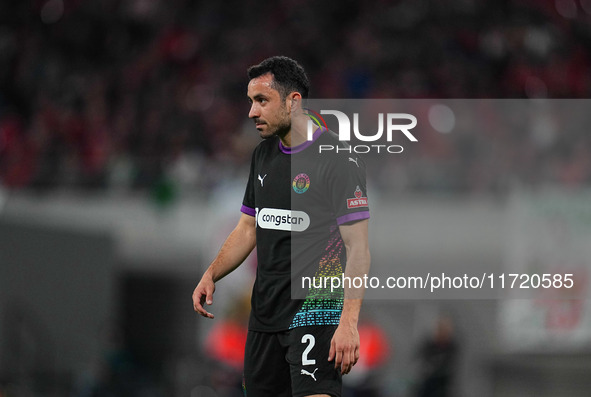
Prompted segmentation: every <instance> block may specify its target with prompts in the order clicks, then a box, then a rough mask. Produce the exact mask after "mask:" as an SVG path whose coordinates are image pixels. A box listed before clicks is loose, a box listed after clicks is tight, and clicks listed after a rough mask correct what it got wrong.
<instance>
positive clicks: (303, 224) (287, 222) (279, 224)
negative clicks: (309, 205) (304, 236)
mask: <svg viewBox="0 0 591 397" xmlns="http://www.w3.org/2000/svg"><path fill="white" fill-rule="evenodd" d="M255 210H256V222H257V225H258V226H259V227H260V228H262V229H273V230H284V231H288V232H303V231H304V230H306V229H307V228H308V227H309V226H310V216H308V214H306V213H305V212H303V211H292V210H282V209H278V208H262V209H261V210H259V209H258V208H256V209H255Z"/></svg>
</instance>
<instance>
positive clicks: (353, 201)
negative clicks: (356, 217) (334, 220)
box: [347, 186, 368, 208]
mask: <svg viewBox="0 0 591 397" xmlns="http://www.w3.org/2000/svg"><path fill="white" fill-rule="evenodd" d="M353 194H354V196H355V198H350V199H347V208H359V207H367V206H368V205H367V197H363V192H362V191H361V189H359V186H357V189H355V193H353Z"/></svg>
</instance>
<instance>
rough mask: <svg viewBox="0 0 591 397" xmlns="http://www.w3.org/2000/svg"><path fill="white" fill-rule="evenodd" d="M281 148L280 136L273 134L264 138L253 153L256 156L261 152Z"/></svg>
mask: <svg viewBox="0 0 591 397" xmlns="http://www.w3.org/2000/svg"><path fill="white" fill-rule="evenodd" d="M278 148H279V138H278V137H276V136H273V137H271V138H267V139H263V140H262V141H261V142H259V144H258V145H257V146H256V147H255V148H254V150H253V154H254V155H255V156H256V155H257V154H261V153H269V152H273V151H276V150H278Z"/></svg>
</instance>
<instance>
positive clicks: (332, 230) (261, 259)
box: [241, 129, 369, 332]
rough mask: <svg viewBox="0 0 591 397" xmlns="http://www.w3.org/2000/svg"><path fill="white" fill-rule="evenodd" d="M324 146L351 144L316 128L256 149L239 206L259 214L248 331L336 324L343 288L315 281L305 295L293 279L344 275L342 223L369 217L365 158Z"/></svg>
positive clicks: (269, 141) (247, 212)
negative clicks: (301, 137)
mask: <svg viewBox="0 0 591 397" xmlns="http://www.w3.org/2000/svg"><path fill="white" fill-rule="evenodd" d="M321 145H332V147H336V146H338V147H340V148H342V149H346V145H347V144H346V143H344V142H340V141H339V140H338V137H337V136H336V135H335V134H334V133H332V132H330V131H324V130H320V129H319V130H317V131H316V133H315V134H314V140H313V141H307V142H305V143H304V144H302V145H299V146H296V147H291V148H289V147H285V146H283V145H282V143H281V141H280V140H279V138H277V137H272V138H269V139H266V140H264V141H263V142H261V143H260V144H259V145H258V146H257V148H256V149H255V151H254V153H253V156H252V162H251V168H250V176H249V180H248V185H247V188H246V193H245V195H244V200H243V205H242V209H241V211H242V212H244V213H245V214H248V215H251V216H254V217H256V238H257V261H258V266H257V274H256V280H255V284H254V287H253V294H252V312H251V316H250V322H249V329H251V330H255V331H263V332H265V331H268V332H274V331H282V330H286V329H290V328H295V327H299V326H307V325H338V323H339V319H340V314H341V310H342V305H343V293H342V290H340V292H334V291H333V292H331V293H330V294H329V293H328V290H327V289H326V288H311V289H310V290H309V291H308V296H307V298H306V299H292V295H291V291H292V290H291V280H292V279H293V280H294V282H296V281H297V282H299V280H301V278H302V277H306V276H307V277H326V278H328V277H340V276H341V275H342V273H343V272H344V266H345V262H346V258H345V248H344V244H343V241H342V238H341V235H340V232H339V228H338V226H339V225H341V224H345V223H348V222H353V221H357V220H361V219H367V218H369V207H368V201H367V195H366V182H365V165H364V163H363V161H362V159H361V158H360V157H359V156H358V155H357V154H355V153H348V152H347V151H346V150H342V151H340V152H339V153H338V154H337V153H335V152H332V153H327V152H323V153H319V148H320V147H321ZM324 147H327V146H324ZM335 294H336V295H335ZM339 294H340V295H339Z"/></svg>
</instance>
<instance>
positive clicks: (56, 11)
mask: <svg viewBox="0 0 591 397" xmlns="http://www.w3.org/2000/svg"><path fill="white" fill-rule="evenodd" d="M0 53H1V54H2V55H1V56H0V184H1V185H3V186H4V187H5V188H8V189H22V188H27V189H35V190H51V189H55V188H62V189H63V188H68V189H70V188H73V189H80V190H82V189H92V190H99V191H106V190H113V189H123V190H129V191H133V190H139V191H146V190H149V189H152V188H154V186H158V185H159V184H162V183H171V184H173V185H174V186H177V187H180V188H182V189H189V190H191V191H199V190H207V189H206V188H209V187H212V186H215V184H216V183H218V182H219V181H221V180H223V179H224V178H227V177H229V176H231V175H232V174H233V173H235V172H236V171H235V170H237V169H243V168H244V167H240V166H241V165H243V164H247V163H248V161H249V153H250V150H251V148H252V147H253V145H254V143H253V142H256V140H257V139H258V138H257V134H256V131H254V128H252V125H251V124H250V123H248V124H247V123H246V121H247V120H246V119H247V113H248V103H247V102H246V98H245V86H246V72H245V70H246V68H247V67H248V66H249V65H252V64H255V63H258V62H260V61H261V60H262V59H264V58H265V57H268V56H270V55H276V54H284V55H287V56H291V57H293V58H295V59H298V60H299V61H300V62H301V63H302V64H303V65H304V66H305V68H306V69H307V71H308V73H309V76H310V78H311V81H312V93H311V95H312V97H316V98H539V97H547V98H589V97H591V73H590V71H591V0H494V1H493V0H488V1H475V0H437V1H428V0H402V1H385V0H371V1H364V2H360V1H351V0H342V1H338V2H313V1H309V0H283V1H277V2H265V3H264V4H261V3H260V2H257V1H254V0H245V1H235V0H229V1H223V2H216V1H190V0H167V1H164V0H130V1H121V0H93V1H90V0H86V1H85V0H36V1H32V2H23V1H2V2H1V3H0ZM450 139H452V140H454V139H457V140H455V141H453V143H454V145H452V147H453V148H452V150H446V151H440V150H436V148H433V150H429V148H428V147H427V148H426V149H425V150H423V152H424V153H423V154H424V156H422V157H420V158H419V159H418V164H419V166H418V167H413V169H415V170H423V172H426V173H429V172H430V171H436V170H440V169H442V167H443V168H444V169H445V167H448V166H447V165H448V164H450V162H451V163H453V167H452V168H451V169H450V172H449V173H448V174H447V176H446V178H448V181H447V182H448V184H447V186H448V187H451V189H452V190H456V191H461V192H472V191H483V192H491V191H495V190H497V191H498V190H501V191H502V190H503V189H504V188H505V187H506V185H504V184H503V182H501V181H500V179H501V178H502V175H500V174H499V175H496V174H494V173H495V172H497V171H495V170H492V169H490V164H489V163H486V161H487V159H490V156H487V153H488V151H489V150H490V145H489V144H482V137H479V136H478V133H477V131H476V132H475V133H474V134H473V135H470V136H465V135H464V136H462V137H458V138H454V137H451V138H450ZM490 139H491V140H492V141H494V145H495V148H496V150H497V152H499V153H500V156H501V158H503V159H509V160H508V161H509V163H508V164H506V165H505V168H504V172H505V173H504V174H503V175H506V172H510V173H513V174H514V175H515V176H516V177H517V178H518V179H520V181H521V182H523V183H526V184H532V185H534V186H535V185H536V183H538V182H540V179H542V180H543V181H546V182H547V181H550V182H556V183H560V184H566V185H569V186H580V185H583V184H586V183H589V182H590V181H591V171H590V170H591V165H590V160H589V158H591V152H590V148H591V135H589V134H585V133H584V131H580V132H577V133H574V135H572V134H570V135H568V134H557V135H556V136H553V137H551V139H550V142H548V139H546V140H542V141H543V144H540V140H539V139H536V137H535V134H534V135H532V134H529V133H528V132H527V131H524V132H523V136H518V137H516V136H514V135H512V134H504V135H503V134H499V135H498V136H495V137H490ZM489 142H490V141H489ZM425 144H426V145H429V143H428V142H425ZM415 165H416V164H415ZM448 169H449V168H448ZM484 169H488V171H486V172H485V174H486V175H484V176H483V175H481V174H479V173H478V170H484ZM528 170H529V171H528ZM532 170H534V171H532ZM540 170H544V171H543V174H542V176H541V177H540V173H539V172H540ZM452 171H453V172H452ZM416 172H419V171H416ZM498 172H500V171H498ZM411 179H412V178H411ZM413 180H421V178H418V179H413ZM422 180H423V182H422V183H418V182H417V183H409V184H407V186H406V188H407V189H409V190H410V191H412V190H413V189H433V188H437V187H438V185H440V184H441V182H437V181H434V182H433V184H431V183H430V182H429V179H428V178H426V179H425V178H423V179H422Z"/></svg>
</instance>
